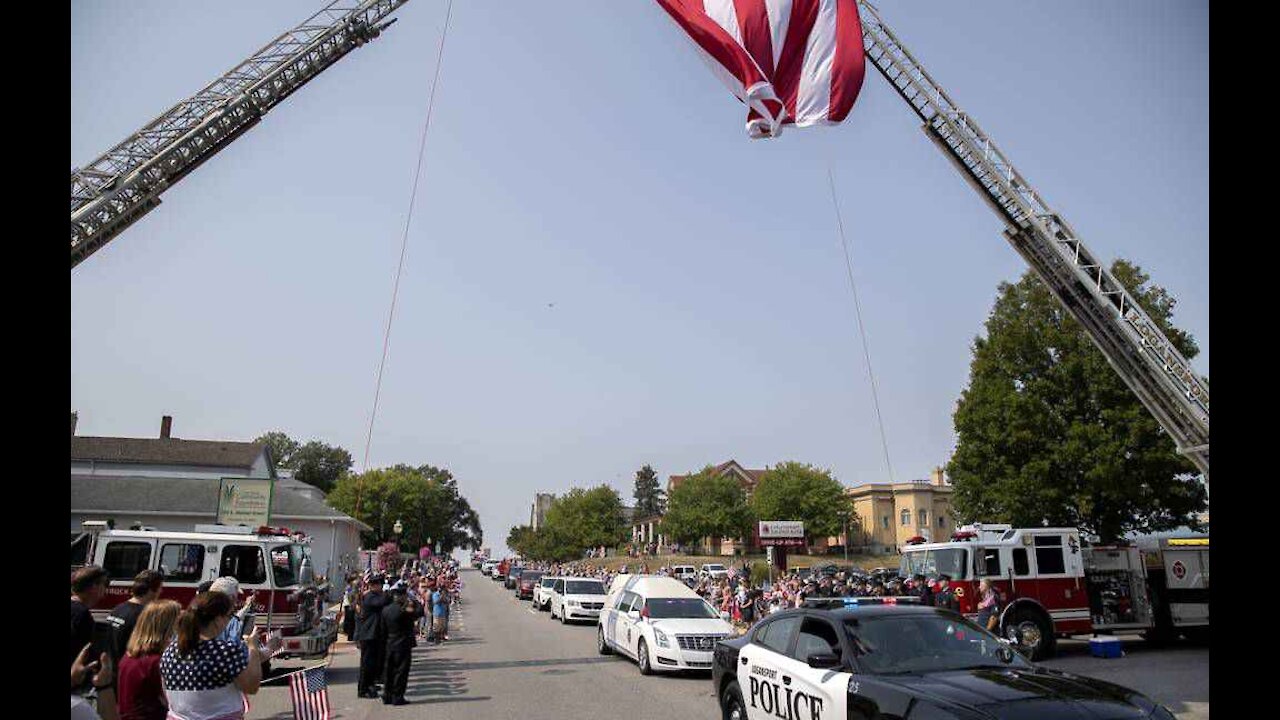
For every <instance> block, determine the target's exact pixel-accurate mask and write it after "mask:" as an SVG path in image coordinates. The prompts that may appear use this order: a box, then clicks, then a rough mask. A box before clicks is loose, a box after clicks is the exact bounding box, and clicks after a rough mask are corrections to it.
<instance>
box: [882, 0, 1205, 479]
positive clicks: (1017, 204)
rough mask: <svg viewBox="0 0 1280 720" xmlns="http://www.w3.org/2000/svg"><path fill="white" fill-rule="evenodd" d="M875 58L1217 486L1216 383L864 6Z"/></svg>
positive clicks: (1026, 255) (1010, 234) (1019, 246)
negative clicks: (1212, 408) (1212, 450)
mask: <svg viewBox="0 0 1280 720" xmlns="http://www.w3.org/2000/svg"><path fill="white" fill-rule="evenodd" d="M858 6H859V10H860V14H861V16H862V41H863V48H864V50H865V52H866V55H867V59H868V60H870V61H871V63H872V64H874V65H875V67H876V69H878V70H879V71H880V74H881V75H883V76H884V77H885V79H886V80H888V81H889V83H890V84H891V85H893V87H894V89H895V90H897V92H898V94H899V95H900V96H902V99H903V100H906V101H907V104H909V105H910V106H911V109H912V110H914V111H915V113H916V115H919V116H920V119H921V120H923V121H924V128H923V129H924V131H925V133H926V134H927V135H928V136H929V138H930V139H931V140H933V142H934V143H935V144H936V145H937V146H938V147H939V148H940V149H941V150H942V151H943V152H945V153H946V155H947V157H948V158H950V159H951V161H952V162H953V163H954V164H955V166H956V169H958V170H959V171H960V173H961V174H962V175H963V176H964V177H965V178H966V179H967V180H968V181H969V183H970V184H971V185H972V186H973V187H974V189H975V190H977V191H978V193H979V194H980V195H982V197H983V198H985V199H986V200H987V202H988V203H989V204H990V205H991V208H992V209H993V210H995V211H996V213H997V214H999V215H1000V217H1001V218H1002V219H1003V220H1004V221H1005V222H1006V223H1008V227H1007V228H1006V229H1005V231H1004V235H1005V237H1006V238H1007V239H1008V240H1009V243H1010V244H1012V245H1013V247H1014V249H1015V250H1017V251H1018V253H1019V254H1020V255H1022V257H1023V259H1025V260H1026V261H1027V263H1028V264H1030V265H1031V267H1032V269H1033V270H1035V272H1036V274H1037V275H1039V276H1040V279H1041V280H1043V281H1044V283H1045V284H1046V285H1048V286H1049V289H1050V290H1051V291H1052V292H1053V294H1054V295H1055V296H1056V297H1057V298H1058V300H1059V301H1060V302H1061V303H1062V305H1063V306H1064V307H1065V308H1066V309H1067V310H1068V311H1069V312H1070V313H1071V315H1072V316H1073V317H1075V319H1076V320H1077V321H1079V322H1080V324H1081V325H1082V326H1084V329H1085V331H1086V332H1087V333H1088V334H1089V337H1090V338H1092V339H1093V342H1094V344H1096V345H1097V346H1098V349H1099V350H1101V351H1102V354H1103V355H1105V356H1106V358H1107V361H1108V362H1110V363H1111V366H1112V367H1113V368H1115V370H1116V372H1118V373H1119V374H1120V377H1121V378H1122V379H1123V380H1124V382H1125V384H1127V385H1128V386H1129V388H1130V389H1131V390H1133V392H1134V393H1136V394H1137V396H1138V398H1139V399H1140V400H1142V404H1143V405H1146V406H1147V409H1148V410H1149V411H1151V414H1152V415H1154V416H1155V418H1156V420H1157V421H1158V422H1159V423H1160V425H1161V426H1162V427H1163V428H1164V430H1165V432H1167V433H1169V435H1170V436H1171V437H1172V438H1173V440H1174V442H1175V443H1176V445H1177V448H1178V452H1180V453H1182V454H1184V455H1186V456H1187V457H1188V458H1190V460H1191V462H1192V463H1194V464H1195V466H1196V467H1197V468H1198V469H1199V470H1200V471H1201V472H1202V473H1204V478H1205V483H1206V484H1208V482H1209V383H1208V381H1207V380H1205V379H1202V378H1200V377H1198V376H1197V375H1196V374H1195V372H1194V371H1192V369H1191V366H1190V364H1189V363H1188V362H1187V360H1186V358H1184V357H1182V355H1181V353H1179V352H1178V350H1177V349H1176V348H1175V347H1174V346H1173V345H1172V344H1171V343H1170V342H1169V340H1168V338H1166V337H1165V336H1164V334H1163V333H1162V332H1161V331H1160V328H1159V327H1158V326H1157V325H1156V324H1155V323H1154V322H1152V320H1151V318H1150V317H1148V315H1147V313H1146V312H1144V311H1143V309H1142V307H1141V306H1139V305H1138V303H1137V302H1135V301H1134V299H1133V298H1132V297H1130V295H1129V294H1128V292H1126V291H1125V289H1124V286H1122V285H1121V284H1120V283H1119V282H1117V281H1116V279H1115V278H1114V277H1113V276H1112V275H1111V273H1110V272H1109V271H1108V270H1107V268H1106V267H1105V266H1104V265H1103V263H1102V262H1101V261H1100V260H1098V259H1097V257H1096V256H1095V255H1094V254H1093V253H1092V252H1090V251H1089V249H1088V248H1086V247H1085V245H1084V243H1083V242H1081V240H1080V238H1079V236H1077V235H1076V233H1075V231H1074V230H1073V229H1072V228H1071V226H1070V225H1068V224H1067V221H1066V220H1065V219H1063V218H1062V217H1061V216H1059V215H1058V214H1057V213H1055V212H1054V211H1053V210H1052V209H1051V208H1050V207H1049V206H1048V205H1047V204H1045V202H1044V200H1043V199H1042V198H1041V197H1040V194H1039V193H1037V192H1036V191H1035V188H1033V187H1031V184H1030V183H1028V182H1027V181H1026V179H1024V178H1023V177H1022V175H1021V174H1020V173H1019V172H1018V171H1017V170H1015V169H1014V168H1013V165H1012V164H1011V163H1010V162H1009V160H1008V159H1007V158H1006V157H1005V155H1004V153H1002V152H1000V150H999V148H997V147H996V145H995V143H994V142H992V141H991V138H989V137H987V135H986V133H984V132H982V130H981V129H980V128H979V127H978V125H977V123H975V122H974V121H973V118H971V117H970V116H969V115H968V114H967V113H965V112H964V111H963V110H961V109H960V108H959V106H957V105H956V104H955V103H954V102H953V101H952V100H951V98H950V97H948V96H947V93H946V91H944V90H943V89H942V88H941V87H940V86H939V85H938V84H937V83H936V82H934V80H933V78H932V77H930V76H929V73H928V72H926V71H925V69H924V66H922V65H921V64H920V63H919V62H918V61H917V60H916V59H915V57H913V56H912V55H911V53H910V52H909V51H908V50H907V49H906V47H905V46H903V44H902V43H901V41H899V40H898V38H897V36H896V35H894V34H893V32H892V31H891V30H890V29H889V28H888V26H886V25H885V24H884V21H883V20H881V19H880V14H879V12H877V11H876V9H875V8H874V7H873V6H872V5H871V4H870V3H868V2H866V1H865V0H859V2H858Z"/></svg>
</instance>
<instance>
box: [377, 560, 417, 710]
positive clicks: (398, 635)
mask: <svg viewBox="0 0 1280 720" xmlns="http://www.w3.org/2000/svg"><path fill="white" fill-rule="evenodd" d="M420 617H422V608H421V607H419V606H418V605H417V603H415V602H414V601H413V599H412V598H410V597H409V593H408V588H406V587H405V586H404V584H403V583H396V584H395V586H394V587H393V588H392V592H391V603H390V604H389V605H387V606H386V607H385V608H383V609H382V624H383V625H385V626H386V628H387V687H386V689H385V690H383V691H382V703H383V704H384V705H408V704H409V701H408V700H405V699H404V691H405V686H406V685H408V683H409V665H410V663H411V662H412V661H413V634H414V628H416V627H417V622H418V618H420Z"/></svg>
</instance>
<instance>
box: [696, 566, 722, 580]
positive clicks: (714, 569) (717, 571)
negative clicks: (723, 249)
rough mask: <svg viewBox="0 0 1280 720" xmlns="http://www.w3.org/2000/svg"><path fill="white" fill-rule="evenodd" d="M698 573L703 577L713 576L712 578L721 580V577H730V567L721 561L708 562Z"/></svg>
mask: <svg viewBox="0 0 1280 720" xmlns="http://www.w3.org/2000/svg"><path fill="white" fill-rule="evenodd" d="M698 574H699V575H701V576H702V577H708V578H711V579H712V580H720V579H721V578H727V577H729V568H727V567H725V566H724V565H723V564H721V563H707V564H705V565H703V566H702V569H701V570H699V571H698Z"/></svg>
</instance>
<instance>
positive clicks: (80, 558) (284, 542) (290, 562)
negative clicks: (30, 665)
mask: <svg viewBox="0 0 1280 720" xmlns="http://www.w3.org/2000/svg"><path fill="white" fill-rule="evenodd" d="M82 527H83V531H82V532H81V533H80V534H79V535H78V536H77V537H76V539H75V540H73V541H72V543H71V556H72V567H75V566H76V565H86V564H88V565H98V566H99V567H102V568H103V569H104V570H106V571H107V579H108V581H107V592H106V594H104V595H103V597H102V599H101V600H99V601H98V604H97V605H95V606H94V607H92V608H90V609H91V610H92V611H93V615H94V618H95V619H102V618H105V617H106V616H107V614H108V613H110V612H111V609H112V608H114V607H115V606H116V605H119V604H120V603H122V602H124V601H125V600H127V599H128V598H129V595H130V592H131V588H132V586H133V578H134V576H135V575H137V574H138V573H139V572H141V571H143V570H158V571H159V572H160V574H161V575H163V576H164V585H163V587H162V589H161V591H160V596H161V597H162V598H163V599H166V600H176V601H178V602H179V603H180V604H181V605H182V606H183V607H186V606H187V605H189V604H190V603H191V601H192V600H193V599H194V598H195V596H196V586H198V585H199V584H200V583H201V582H202V581H205V580H212V579H214V578H218V577H223V576H230V577H234V578H235V579H236V580H237V581H239V584H240V591H241V592H242V593H250V594H252V595H253V598H254V603H253V614H254V620H255V627H256V629H257V630H258V631H259V632H260V633H267V632H274V631H279V632H280V634H281V635H282V636H283V639H282V644H281V646H280V651H279V652H278V653H277V654H276V655H275V656H274V657H275V659H285V658H290V657H295V658H316V657H324V655H325V654H326V653H327V652H328V650H329V646H330V645H332V644H333V642H334V641H335V640H337V639H338V625H337V622H336V621H335V619H334V618H333V617H332V616H330V615H328V614H326V613H325V612H324V611H323V604H322V602H321V591H320V589H319V588H317V587H316V586H315V582H314V581H315V578H314V576H313V575H314V573H313V572H312V569H311V558H310V555H311V547H310V545H309V542H310V540H309V539H307V538H305V537H303V536H302V534H301V533H291V532H290V531H289V529H288V528H272V527H260V528H256V529H254V528H248V527H239V526H229V525H196V526H195V527H194V529H193V531H192V532H178V531H168V530H155V529H149V528H148V529H140V530H115V529H112V528H110V527H108V525H107V523H106V522H103V521H100V520H86V521H85V522H84V523H83V524H82ZM243 601H244V598H241V599H240V600H239V601H238V602H243ZM237 604H238V603H237Z"/></svg>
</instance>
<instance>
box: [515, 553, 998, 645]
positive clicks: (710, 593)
mask: <svg viewBox="0 0 1280 720" xmlns="http://www.w3.org/2000/svg"><path fill="white" fill-rule="evenodd" d="M525 567H528V568H531V569H535V570H541V571H543V572H545V573H546V574H547V575H566V576H573V577H589V578H596V579H599V580H600V581H601V582H603V583H604V586H605V588H606V589H607V588H608V587H609V586H610V584H611V583H612V581H613V578H615V577H617V576H618V575H619V574H623V573H639V574H646V575H647V574H652V573H657V574H661V575H667V576H671V577H675V570H674V567H673V566H671V565H661V566H657V565H656V563H655V564H654V566H651V565H650V562H649V561H648V560H647V559H646V560H644V561H642V562H638V563H634V562H629V563H627V564H624V565H621V566H620V567H618V568H617V569H616V570H610V569H608V568H606V567H604V566H602V565H599V564H597V563H595V562H593V561H592V559H584V560H580V561H575V562H566V563H545V562H529V563H526V564H525ZM682 581H683V582H684V583H685V584H686V585H688V586H689V587H690V588H692V589H693V590H694V591H695V592H697V593H698V594H699V595H701V596H702V597H703V598H704V599H705V600H706V601H707V602H709V603H711V605H712V606H714V607H715V608H716V609H717V610H719V611H722V612H727V613H728V614H729V617H730V618H731V619H732V622H733V623H734V625H736V626H738V627H739V629H745V628H747V627H750V626H751V625H752V624H753V623H754V622H755V621H757V620H759V619H760V618H762V617H764V616H766V615H768V614H770V613H773V612H777V611H778V610H783V609H786V608H794V607H800V605H801V604H802V603H803V602H804V600H805V599H806V598H811V597H818V598H829V597H901V596H913V597H916V598H918V599H919V602H920V603H921V604H924V605H931V606H937V607H945V608H949V609H951V610H955V611H959V601H958V600H957V598H956V596H955V594H954V592H953V589H952V588H951V584H950V578H949V577H948V576H946V575H939V576H937V577H932V578H926V577H925V576H924V575H917V576H915V577H911V578H906V577H902V576H900V575H898V574H897V572H895V571H892V570H884V569H882V570H879V571H876V572H863V571H860V570H855V569H853V568H844V569H838V568H832V569H831V570H830V571H828V572H816V571H814V570H811V569H809V568H793V569H791V570H788V571H787V572H785V573H780V574H777V575H775V576H774V577H773V578H772V579H770V578H769V577H767V576H765V577H760V576H759V572H758V571H757V572H756V577H753V576H752V570H751V566H750V564H748V563H745V562H744V563H742V564H741V565H739V566H735V567H731V568H729V572H728V573H727V575H725V576H723V577H718V578H717V577H711V576H709V575H699V576H697V577H692V578H683V580H682ZM980 597H981V598H982V602H981V603H980V604H979V609H980V610H981V617H980V618H979V622H980V623H981V624H983V625H984V626H985V625H988V624H989V623H990V622H992V621H993V620H994V617H995V616H996V615H997V614H998V613H997V611H998V610H999V607H1000V598H999V596H998V593H997V592H996V591H995V589H994V588H993V587H992V586H991V584H990V583H987V584H986V586H985V588H983V589H980Z"/></svg>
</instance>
